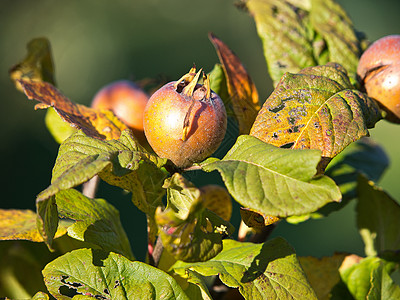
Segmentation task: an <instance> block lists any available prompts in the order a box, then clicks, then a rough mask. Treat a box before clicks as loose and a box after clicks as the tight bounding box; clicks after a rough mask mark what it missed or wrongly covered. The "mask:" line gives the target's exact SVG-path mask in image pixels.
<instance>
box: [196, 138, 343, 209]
mask: <svg viewBox="0 0 400 300" xmlns="http://www.w3.org/2000/svg"><path fill="white" fill-rule="evenodd" d="M320 159H321V153H320V151H318V150H292V149H282V148H277V147H274V146H272V145H269V144H267V143H264V142H262V141H260V140H259V139H257V138H255V137H252V136H240V137H239V138H238V140H237V141H236V144H235V145H234V146H233V147H232V148H231V150H230V151H229V152H228V153H227V154H226V156H225V157H224V158H223V159H222V160H218V159H215V158H212V159H208V160H206V161H204V162H203V163H201V167H202V168H203V169H204V170H205V171H207V172H211V171H213V170H218V171H219V172H220V173H221V175H222V179H223V180H224V182H225V185H226V187H227V188H228V191H229V192H230V194H231V195H232V196H233V197H234V198H235V199H236V201H238V202H239V203H240V204H242V205H243V206H245V207H249V208H252V209H255V210H257V211H259V212H262V213H264V214H266V215H272V216H277V217H287V216H291V215H302V214H306V213H310V212H313V211H315V210H317V209H318V208H320V207H322V206H323V205H324V204H326V203H328V202H331V201H340V199H341V195H340V192H339V188H338V187H337V186H336V185H335V183H334V182H333V180H331V179H330V178H328V177H326V176H316V177H315V175H316V168H317V165H318V163H319V161H320Z"/></svg>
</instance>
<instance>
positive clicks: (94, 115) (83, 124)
mask: <svg viewBox="0 0 400 300" xmlns="http://www.w3.org/2000/svg"><path fill="white" fill-rule="evenodd" d="M18 82H19V83H20V84H21V86H22V87H23V89H24V93H25V95H26V96H27V97H28V98H29V99H35V100H37V101H39V102H40V103H39V105H37V106H36V108H40V109H42V108H47V107H50V106H51V107H54V109H55V111H56V112H57V113H58V114H59V115H60V117H61V118H62V119H63V120H64V121H66V122H68V123H69V124H71V125H72V126H74V127H76V128H77V129H81V130H82V131H83V132H84V133H85V134H86V135H87V136H89V137H94V138H98V139H106V140H112V139H118V138H119V136H120V135H121V132H122V131H123V130H124V129H126V128H127V126H126V125H125V124H124V123H122V122H121V121H120V120H119V119H118V118H117V117H116V116H115V115H114V114H113V113H112V112H111V111H109V110H98V109H93V108H89V107H86V106H84V105H81V104H76V103H74V102H72V101H71V100H69V99H68V98H67V97H65V96H64V95H63V94H62V93H61V92H60V91H59V90H58V89H57V88H56V87H54V86H53V85H52V84H50V83H48V82H35V81H26V80H18Z"/></svg>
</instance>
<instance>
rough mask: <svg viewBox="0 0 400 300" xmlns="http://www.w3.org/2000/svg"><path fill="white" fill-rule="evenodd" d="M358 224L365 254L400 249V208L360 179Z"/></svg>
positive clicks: (363, 178) (393, 201)
mask: <svg viewBox="0 0 400 300" xmlns="http://www.w3.org/2000/svg"><path fill="white" fill-rule="evenodd" d="M357 191H358V203H357V225H358V229H359V231H360V234H361V237H362V239H363V241H364V244H365V253H366V254H367V255H369V256H374V255H377V254H378V253H381V252H383V251H385V250H398V249H400V231H399V228H400V205H399V204H398V203H397V202H396V201H395V200H394V199H392V198H391V197H390V196H389V195H388V194H387V193H385V192H384V191H383V190H382V189H380V188H378V187H377V186H375V185H374V184H373V183H372V182H371V181H368V180H367V179H366V178H365V177H363V176H360V177H359V180H358V189H357Z"/></svg>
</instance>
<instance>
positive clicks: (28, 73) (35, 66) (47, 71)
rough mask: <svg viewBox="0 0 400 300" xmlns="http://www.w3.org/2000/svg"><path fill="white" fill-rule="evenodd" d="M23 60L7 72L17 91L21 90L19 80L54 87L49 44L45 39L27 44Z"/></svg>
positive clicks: (38, 39)
mask: <svg viewBox="0 0 400 300" xmlns="http://www.w3.org/2000/svg"><path fill="white" fill-rule="evenodd" d="M27 50H28V53H27V55H26V57H25V59H24V60H23V61H22V62H20V63H19V64H17V65H15V66H14V67H12V68H11V69H10V71H9V73H10V77H11V79H12V80H13V81H14V83H15V85H16V87H17V89H19V90H20V91H22V90H23V88H22V86H21V84H20V83H19V82H18V81H19V80H27V81H30V80H32V81H38V82H40V81H46V82H49V83H51V84H53V85H55V79H54V66H53V58H52V54H51V47H50V42H49V40H48V39H46V38H36V39H33V40H31V41H30V42H29V43H28V44H27Z"/></svg>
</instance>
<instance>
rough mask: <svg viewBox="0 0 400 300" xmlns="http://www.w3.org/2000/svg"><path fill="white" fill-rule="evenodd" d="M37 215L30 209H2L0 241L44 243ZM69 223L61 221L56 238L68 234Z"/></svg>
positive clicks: (0, 215)
mask: <svg viewBox="0 0 400 300" xmlns="http://www.w3.org/2000/svg"><path fill="white" fill-rule="evenodd" d="M36 217H37V215H36V213H35V212H33V211H31V210H29V209H24V210H22V209H0V240H1V241H7V240H28V241H32V242H43V237H42V236H41V235H40V233H39V231H38V229H37V226H36ZM68 225H69V224H68V223H67V222H64V221H61V222H60V225H59V226H58V230H57V233H56V235H55V238H57V237H60V236H62V235H64V234H65V233H66V232H67V227H68Z"/></svg>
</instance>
